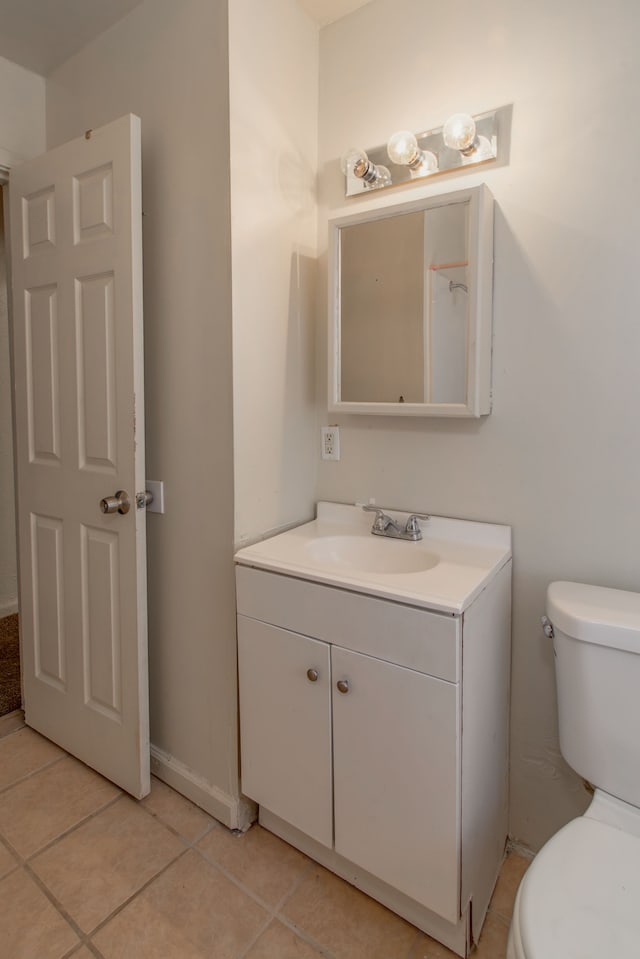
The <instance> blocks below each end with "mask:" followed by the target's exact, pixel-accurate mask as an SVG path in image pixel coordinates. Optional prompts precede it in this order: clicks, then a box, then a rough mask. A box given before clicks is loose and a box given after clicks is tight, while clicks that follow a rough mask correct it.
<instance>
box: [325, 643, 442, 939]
mask: <svg viewBox="0 0 640 959" xmlns="http://www.w3.org/2000/svg"><path fill="white" fill-rule="evenodd" d="M332 675H333V724H334V737H333V738H334V749H333V761H334V803H335V812H334V816H335V848H336V852H338V853H340V855H341V856H345V857H346V858H347V859H350V860H351V861H352V862H355V863H357V864H358V865H359V866H362V868H363V869H366V870H367V871H368V872H370V873H372V874H373V875H374V876H377V877H378V878H379V879H382V880H384V881H385V882H387V883H389V885H391V886H394V887H395V888H396V889H398V890H400V892H403V893H405V894H406V895H407V896H410V897H411V898H412V899H415V900H416V901H417V902H419V903H422V904H423V905H425V906H426V907H427V908H428V909H431V910H433V911H434V912H436V913H437V914H438V915H440V916H443V917H444V918H445V919H447V920H449V921H450V922H456V921H457V919H458V918H459V890H460V879H459V863H460V848H459V836H460V829H459V822H460V789H459V786H460V782H459V780H460V737H459V722H458V715H459V712H458V689H459V687H458V686H457V685H455V684H453V683H448V682H445V681H443V680H440V679H434V678H433V677H432V676H425V675H424V674H422V673H417V672H414V671H413V670H410V669H405V668H404V667H401V666H394V665H391V664H390V663H385V662H382V661H380V660H377V659H373V658H371V657H370V656H363V655H361V654H359V653H352V652H348V651H347V650H344V649H340V648H338V647H335V646H334V647H333V649H332ZM344 683H346V684H348V688H347V687H345V686H344V685H342V687H341V688H342V689H343V690H344V689H345V688H347V691H346V692H344V691H343V692H340V686H339V684H344Z"/></svg>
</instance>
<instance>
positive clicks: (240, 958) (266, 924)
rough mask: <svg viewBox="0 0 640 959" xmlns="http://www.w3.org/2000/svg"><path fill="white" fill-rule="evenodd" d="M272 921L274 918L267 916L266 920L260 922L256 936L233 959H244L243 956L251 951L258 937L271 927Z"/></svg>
mask: <svg viewBox="0 0 640 959" xmlns="http://www.w3.org/2000/svg"><path fill="white" fill-rule="evenodd" d="M273 921H274V917H273V916H272V915H268V916H267V918H266V919H265V920H264V921H263V922H262V924H261V926H260V927H259V929H258V931H257V932H256V934H255V935H254V936H253V937H252V938H251V939H250V940H249V942H248V943H247V944H246V946H245V947H244V948H243V949H241V950H240V952H239V953H238V955H237V956H236V957H235V959H245V956H246V955H247V953H248V952H249V951H250V950H251V949H253V947H254V946H255V944H256V942H257V941H258V939H260V937H261V936H262V935H264V933H265V932H266V931H267V929H268V928H269V926H270V925H271V923H272V922H273Z"/></svg>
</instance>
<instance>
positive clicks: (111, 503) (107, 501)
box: [100, 489, 131, 514]
mask: <svg viewBox="0 0 640 959" xmlns="http://www.w3.org/2000/svg"><path fill="white" fill-rule="evenodd" d="M100 509H101V510H102V512H103V513H122V514H125V513H128V512H129V510H130V509H131V500H130V499H129V494H128V493H127V492H126V490H123V489H119V490H118V492H117V493H116V495H115V496H105V498H104V499H101V500H100Z"/></svg>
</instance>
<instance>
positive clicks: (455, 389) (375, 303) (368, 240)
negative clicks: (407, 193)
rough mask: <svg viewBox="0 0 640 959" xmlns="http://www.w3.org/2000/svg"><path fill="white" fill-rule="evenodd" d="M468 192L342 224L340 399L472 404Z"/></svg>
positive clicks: (349, 400) (339, 302)
mask: <svg viewBox="0 0 640 959" xmlns="http://www.w3.org/2000/svg"><path fill="white" fill-rule="evenodd" d="M469 289H470V271H469V201H468V200H463V201H456V202H451V203H447V204H445V205H440V206H433V207H431V208H427V209H421V210H416V211H414V212H408V213H403V214H397V213H396V214H395V215H393V216H384V215H382V216H379V217H378V218H376V219H369V220H365V221H364V222H358V223H354V224H351V225H345V226H342V227H341V229H340V238H339V283H338V306H339V336H340V340H339V357H340V365H339V380H338V385H339V401H341V402H346V403H385V404H386V403H393V404H396V403H398V404H403V403H406V404H463V405H464V404H467V401H468V397H467V391H468V375H467V374H468V361H469V360H468V349H469V316H470V296H469Z"/></svg>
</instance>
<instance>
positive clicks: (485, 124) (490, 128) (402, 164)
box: [340, 106, 512, 196]
mask: <svg viewBox="0 0 640 959" xmlns="http://www.w3.org/2000/svg"><path fill="white" fill-rule="evenodd" d="M511 109H512V108H511V106H505V107H499V108H498V109H497V110H491V111H489V112H488V113H481V114H477V115H476V116H470V115H469V114H468V113H454V114H453V115H452V116H450V117H449V119H448V120H447V121H446V123H445V124H444V125H443V126H442V127H437V128H436V129H433V130H427V131H426V132H424V133H412V131H411V130H398V131H397V132H396V133H394V134H393V136H391V137H390V138H389V140H388V141H387V143H386V144H385V145H384V146H379V147H373V148H372V149H370V150H367V151H365V150H362V149H360V148H359V147H350V148H349V149H348V150H346V151H345V153H343V155H342V158H341V161H340V164H341V168H342V172H343V173H344V175H345V181H346V191H345V192H346V195H347V196H353V195H355V194H357V193H362V192H363V191H365V190H370V189H380V188H385V187H389V186H398V185H399V184H401V183H410V182H412V181H415V180H419V179H422V178H423V177H431V176H436V175H440V174H442V173H451V172H452V171H454V170H458V171H459V170H460V169H461V168H463V167H464V168H468V167H470V166H473V165H475V164H477V163H487V162H501V163H505V162H507V154H508V139H509V128H510V121H511ZM387 163H389V167H387V166H386V165H385V164H387Z"/></svg>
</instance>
